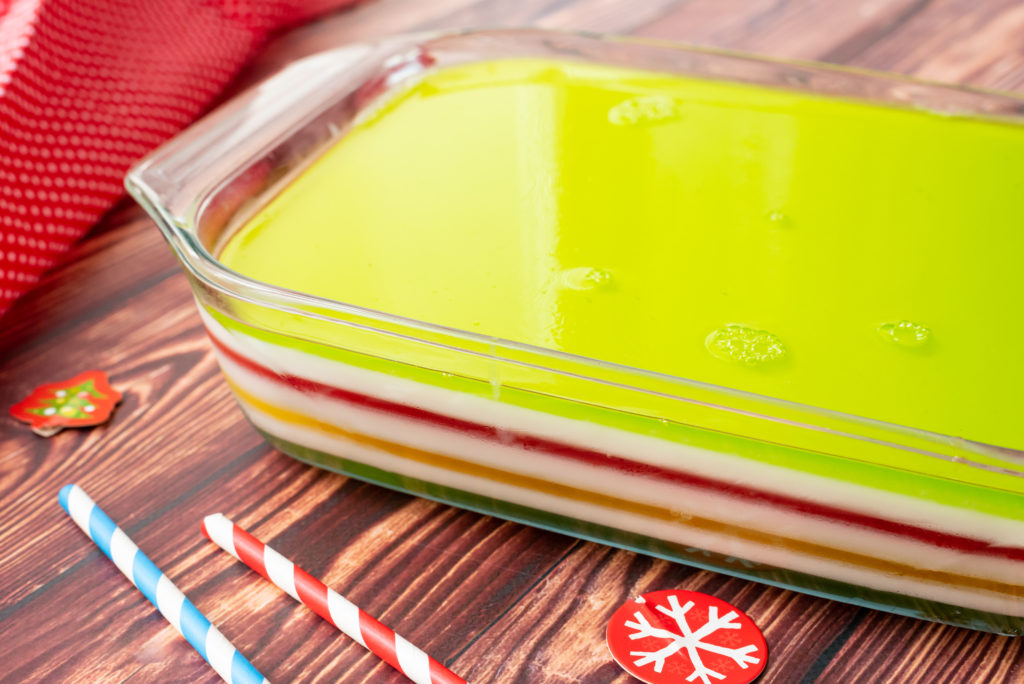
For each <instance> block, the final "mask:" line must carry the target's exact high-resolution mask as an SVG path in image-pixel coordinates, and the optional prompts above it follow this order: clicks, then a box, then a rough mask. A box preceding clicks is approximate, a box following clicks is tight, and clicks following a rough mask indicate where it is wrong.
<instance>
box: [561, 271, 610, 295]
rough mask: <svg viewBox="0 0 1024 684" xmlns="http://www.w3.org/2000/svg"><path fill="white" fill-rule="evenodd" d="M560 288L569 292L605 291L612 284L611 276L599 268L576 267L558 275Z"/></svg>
mask: <svg viewBox="0 0 1024 684" xmlns="http://www.w3.org/2000/svg"><path fill="white" fill-rule="evenodd" d="M559 280H561V282H562V286H563V287H566V288H568V289H570V290H598V289H606V288H608V287H610V286H611V284H612V280H613V278H612V274H611V273H610V272H608V271H606V270H604V269H601V268H593V267H591V266H577V267H576V268H569V269H566V270H564V271H562V272H561V273H560V274H559Z"/></svg>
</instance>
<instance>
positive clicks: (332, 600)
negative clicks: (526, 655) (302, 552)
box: [203, 513, 466, 684]
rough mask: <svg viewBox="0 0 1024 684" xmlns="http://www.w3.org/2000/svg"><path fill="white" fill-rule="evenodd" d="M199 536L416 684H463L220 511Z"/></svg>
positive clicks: (205, 519)
mask: <svg viewBox="0 0 1024 684" xmlns="http://www.w3.org/2000/svg"><path fill="white" fill-rule="evenodd" d="M203 534H205V535H206V536H207V537H208V538H209V539H210V541H212V542H213V543H214V544H216V545H217V546H219V547H220V548H222V549H224V550H225V551H227V552H228V553H230V554H231V555H232V556H234V557H235V558H237V559H238V560H240V561H242V562H243V563H245V564H246V565H248V566H249V567H250V568H252V569H253V570H255V571H256V572H258V573H259V574H261V575H263V577H264V578H266V579H267V580H269V581H271V582H273V583H274V584H275V585H277V586H278V587H279V588H280V589H283V590H284V591H285V592H286V593H288V594H289V595H290V596H291V597H292V598H294V599H295V600H296V601H299V602H300V603H303V604H305V606H306V607H307V608H309V609H310V610H312V611H313V612H314V613H316V614H317V615H319V616H320V617H322V618H323V619H324V620H327V621H328V622H329V623H331V624H332V625H334V626H335V627H337V628H338V629H340V630H341V631H342V632H344V633H345V634H347V635H348V636H350V637H352V638H353V639H355V640H356V641H358V642H359V643H360V644H362V645H363V646H364V647H366V648H367V649H368V650H369V651H371V652H372V653H374V654H375V655H376V656H378V657H379V658H380V659H381V660H383V661H384V662H386V663H387V664H388V665H391V666H392V667H393V668H395V669H396V670H398V671H399V672H401V673H402V674H404V675H405V676H406V677H408V678H409V679H411V680H412V681H414V682H416V684H466V681H465V680H464V679H463V678H462V677H459V676H458V675H457V674H455V673H453V672H452V671H451V670H449V669H448V668H446V667H445V666H444V665H442V664H441V663H439V662H437V661H436V660H434V659H433V658H431V657H430V656H428V655H427V654H426V653H424V652H423V651H421V650H420V649H418V648H416V647H415V646H413V645H412V644H410V643H409V642H408V641H406V640H405V639H404V638H402V637H401V636H399V635H398V634H395V633H394V632H393V631H392V630H391V629H390V628H389V627H387V626H385V625H383V624H381V623H380V622H379V621H377V620H376V619H375V618H373V617H371V616H370V615H368V614H366V613H365V612H363V610H362V609H361V608H359V607H358V606H356V605H355V604H354V603H352V602H351V601H349V600H348V599H347V598H345V597H344V596H342V595H341V594H338V593H337V592H335V591H334V590H333V589H331V588H330V587H328V586H327V585H326V584H324V583H323V582H321V581H320V580H318V579H316V578H315V577H313V576H312V575H310V574H309V573H308V572H306V571H305V570H303V569H302V568H300V567H299V566H297V565H295V564H294V563H292V562H291V561H290V560H288V559H287V558H285V557H284V556H282V555H281V554H280V553H278V552H277V551H275V550H274V549H272V548H270V547H269V546H267V545H266V544H264V543H263V542H261V541H260V540H259V539H257V538H256V537H254V536H252V535H251V534H249V533H248V532H246V531H245V530H243V529H242V528H241V527H239V526H238V525H236V524H234V523H233V522H231V521H230V520H229V519H228V518H226V517H225V516H223V515H221V514H220V513H218V514H216V515H208V516H206V518H204V519H203Z"/></svg>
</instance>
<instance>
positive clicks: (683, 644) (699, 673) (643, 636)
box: [608, 590, 768, 684]
mask: <svg viewBox="0 0 1024 684" xmlns="http://www.w3.org/2000/svg"><path fill="white" fill-rule="evenodd" d="M608 648H609V649H611V652H612V656H613V657H614V658H615V660H616V661H617V662H618V663H619V665H621V666H622V668H623V669H624V670H626V672H628V673H630V674H631V675H633V676H634V677H636V678H638V679H640V680H642V681H645V682H648V684H669V683H670V682H673V683H674V682H700V684H747V683H748V682H752V681H754V680H755V679H757V677H758V675H760V674H761V672H762V671H763V670H764V666H765V664H766V663H767V662H768V647H767V644H765V641H764V636H762V635H761V630H759V629H758V628H757V625H755V624H754V621H753V620H751V619H750V618H749V617H747V616H746V615H745V614H744V613H743V612H742V611H740V610H738V609H736V608H734V607H733V606H731V605H729V604H728V603H726V602H725V601H722V600H721V599H717V598H715V597H714V596H708V595H707V594H701V593H698V592H696V591H677V590H666V591H652V592H650V593H649V594H644V595H642V596H638V597H637V598H635V599H630V600H629V601H627V602H626V603H625V604H623V605H622V606H619V609H618V610H616V611H615V613H614V614H613V615H612V618H611V621H610V622H609V623H608Z"/></svg>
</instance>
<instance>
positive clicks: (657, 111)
mask: <svg viewBox="0 0 1024 684" xmlns="http://www.w3.org/2000/svg"><path fill="white" fill-rule="evenodd" d="M678 114H679V106H678V103H677V102H676V100H674V99H673V98H671V97H668V96H666V95H644V96H640V97H631V98H629V99H628V100H623V101H622V102H620V103H618V104H617V105H615V106H614V107H612V108H611V109H609V110H608V120H609V121H610V122H612V123H613V124H615V125H616V126H632V125H634V124H638V123H644V122H652V121H661V120H664V119H671V118H674V117H676V116H678Z"/></svg>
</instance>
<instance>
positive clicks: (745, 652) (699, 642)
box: [625, 595, 761, 684]
mask: <svg viewBox="0 0 1024 684" xmlns="http://www.w3.org/2000/svg"><path fill="white" fill-rule="evenodd" d="M693 605H694V603H693V601H687V602H686V605H683V606H681V605H679V598H678V597H676V596H673V595H669V597H668V607H667V608H666V607H665V606H663V605H657V604H655V606H654V608H655V610H657V611H658V612H660V613H664V614H665V615H668V616H669V617H671V618H672V619H673V620H675V622H676V625H677V626H678V627H679V632H678V633H677V632H673V631H670V630H667V629H661V628H660V627H654V626H653V625H651V623H650V622H648V621H647V618H646V617H644V615H643V613H641V612H639V611H637V612H635V613H633V617H634V618H636V621H635V622H634V621H632V620H627V621H626V623H625V624H626V627H629V628H631V629H633V630H635V631H634V632H633V633H631V634H630V635H629V638H630V639H642V638H644V637H655V638H658V639H668V643H667V644H666V645H665V646H664V647H662V648H661V649H659V650H657V651H630V652H629V654H630V655H632V656H640V657H639V658H637V659H636V660H634V661H633V663H634V664H635V665H636V666H637V667H643V666H645V665H649V664H650V663H654V671H655V672H659V673H660V672H661V671H662V669H663V668H664V666H665V660H666V659H667V658H669V657H670V656H672V655H674V654H676V653H678V652H679V651H681V650H682V649H684V648H685V649H686V654H687V655H688V656H689V658H690V662H691V663H692V664H693V672H692V673H691V674H690V676H689V677H687V678H686V681H688V682H692V681H694V680H695V679H697V678H698V677H699V678H700V681H701V682H703V684H711V679H710V677H714V678H715V679H725V675H724V674H722V673H720V672H715V671H714V670H712V669H710V668H709V667H707V666H706V665H705V664H704V663H703V661H701V658H700V649H703V650H705V651H710V652H711V653H717V654H719V655H723V656H728V657H729V658H732V659H733V661H735V663H736V664H737V665H739V666H740V667H741V668H743V669H744V670H745V669H747V666H748V665H755V664H757V663H759V662H761V659H760V658H755V657H754V656H752V655H750V653H751V652H752V651H756V650H757V646H756V645H755V644H748V645H746V646H743V647H742V648H728V647H725V646H719V645H717V644H711V643H708V642H706V641H704V637H706V636H708V635H710V634H713V633H714V632H717V631H718V630H720V629H740V628H741V627H742V625H741V624H740V623H738V622H735V621H734V620H735V618H736V617H738V615H737V613H736V611H729V612H728V613H726V614H725V615H723V616H721V617H719V615H718V607H717V606H710V607H709V608H708V621H707V622H706V623H704V626H703V627H701V628H700V629H698V630H697V631H693V630H692V629H690V624H689V623H688V622H687V621H686V613H687V612H688V611H689V610H690V609H691V608H693Z"/></svg>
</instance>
